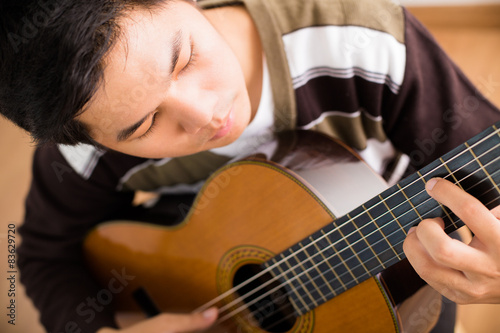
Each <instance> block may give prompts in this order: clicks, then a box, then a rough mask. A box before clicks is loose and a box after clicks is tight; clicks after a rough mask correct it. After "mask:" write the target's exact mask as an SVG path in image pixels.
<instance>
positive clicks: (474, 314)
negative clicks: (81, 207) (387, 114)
mask: <svg viewBox="0 0 500 333" xmlns="http://www.w3.org/2000/svg"><path fill="white" fill-rule="evenodd" d="M497 9H498V8H497ZM462 12H463V11H462ZM484 12H486V13H487V15H488V16H492V15H493V20H492V21H491V22H499V23H500V16H496V15H497V14H495V13H498V10H496V9H495V10H493V11H491V10H486V11H484ZM415 13H416V14H417V16H418V17H421V18H422V19H423V21H424V23H428V27H429V28H430V30H431V31H432V32H433V34H434V35H435V37H436V39H437V40H438V41H439V42H440V43H441V45H442V46H443V48H444V49H445V50H446V51H447V52H448V53H449V54H450V55H451V57H452V59H454V60H455V62H456V63H457V64H458V65H459V66H460V67H461V68H462V69H463V70H464V72H465V73H466V74H467V75H468V76H469V78H470V79H471V80H472V82H474V83H475V84H476V85H477V86H478V88H479V89H480V90H481V92H482V93H483V94H484V95H485V96H487V97H489V98H490V99H491V100H492V101H493V103H494V104H496V105H497V106H500V57H499V54H500V26H497V25H495V24H482V23H481V22H483V23H484V22H485V20H481V19H479V20H476V21H477V22H479V24H477V25H472V26H470V27H468V28H460V26H463V20H462V19H461V20H458V22H460V24H449V25H446V24H444V25H443V24H441V23H438V24H437V23H436V22H442V21H436V20H435V17H438V18H442V17H444V16H443V15H440V14H439V12H438V13H436V11H428V10H427V11H425V10H423V11H422V9H418V10H415ZM429 13H431V15H427V14H429ZM445 13H448V14H449V10H445ZM492 13H493V14H492ZM426 15H427V16H426ZM445 16H446V15H445ZM454 17H457V15H455V16H454ZM426 21H427V22H426ZM0 142H1V146H0V155H1V156H4V157H3V158H2V160H3V162H2V163H1V164H0V188H1V189H2V191H1V192H0V217H1V218H0V241H1V242H0V244H1V246H0V247H1V248H0V272H1V274H0V308H1V309H3V310H1V311H0V318H1V320H0V332H6V333H24V332H30V333H41V332H43V329H42V328H41V326H40V325H39V324H38V315H37V312H36V311H35V310H34V308H33V306H32V304H31V301H29V300H28V299H27V298H26V297H25V295H24V292H23V288H22V286H21V284H20V283H19V280H16V284H15V287H16V298H15V301H16V315H17V316H16V325H15V326H12V325H9V324H7V319H8V317H6V316H5V313H6V306H7V305H8V302H9V300H10V298H9V297H8V296H7V290H8V285H7V280H6V277H7V274H6V272H7V267H6V264H7V243H6V233H7V226H8V224H9V223H12V224H15V225H16V226H19V225H20V223H21V222H20V221H22V216H23V198H24V196H25V194H26V192H27V190H28V186H29V182H30V161H31V156H32V152H33V147H32V146H31V145H30V139H29V137H28V136H27V135H26V134H24V133H23V132H22V131H21V130H18V129H17V128H15V127H14V126H12V125H10V124H9V123H8V122H7V121H5V120H4V119H0ZM17 242H18V244H19V243H20V239H17ZM16 276H17V278H18V277H19V275H18V274H17V275H16ZM499 327H500V305H467V306H460V307H459V316H458V325H457V331H456V332H457V333H491V332H498V331H499Z"/></svg>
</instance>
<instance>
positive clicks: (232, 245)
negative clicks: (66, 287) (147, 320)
mask: <svg viewBox="0 0 500 333" xmlns="http://www.w3.org/2000/svg"><path fill="white" fill-rule="evenodd" d="M330 182H331V186H335V177H332V178H331V180H330ZM318 196H320V194H318V193H315V191H314V190H313V189H312V188H309V187H308V186H307V185H306V184H305V181H303V180H302V179H300V177H298V176H296V175H294V174H292V173H289V172H288V171H287V170H286V169H285V168H282V167H280V166H279V165H277V164H274V163H271V162H263V161H242V162H238V163H235V164H232V165H230V166H228V167H226V168H224V169H222V170H219V172H217V174H215V175H214V176H213V177H212V178H211V179H210V180H209V181H208V182H207V184H206V185H205V186H204V188H203V189H202V191H201V192H200V194H199V195H198V197H197V199H196V201H195V203H194V205H193V208H192V209H191V210H190V212H189V215H188V216H187V218H186V219H185V220H184V222H183V223H181V224H180V225H178V226H176V227H174V228H168V227H162V226H153V225H144V224H139V223H134V222H119V223H115V222H109V223H105V224H102V225H101V226H99V227H98V228H97V229H96V230H94V231H93V232H92V233H91V234H89V236H88V237H87V239H86V241H85V244H84V250H85V253H86V255H87V261H88V262H89V264H90V266H91V269H92V270H93V271H94V272H95V273H96V275H97V276H98V277H99V280H100V281H101V283H103V285H107V284H109V283H110V281H111V280H112V279H113V277H114V275H113V271H116V272H122V271H125V272H126V274H127V275H129V276H133V278H132V279H131V280H130V281H129V283H128V285H127V286H126V288H125V289H124V290H123V291H121V292H119V293H117V294H116V295H114V297H115V298H114V300H115V301H116V304H118V305H119V306H120V308H123V309H133V308H134V304H133V301H132V298H131V293H132V292H133V291H134V290H135V289H136V288H138V287H145V289H146V290H147V291H148V293H149V294H150V295H151V296H152V298H153V300H154V301H155V302H156V303H157V305H158V306H159V308H161V309H162V311H171V312H177V311H182V312H189V311H193V310H194V309H196V308H198V307H200V306H202V305H203V304H205V303H206V302H208V301H210V300H211V299H214V298H216V297H217V296H218V295H220V294H222V293H223V292H224V291H226V290H227V289H229V288H230V287H231V284H232V278H233V277H234V274H235V271H236V270H237V269H238V268H239V267H240V266H242V265H245V264H248V263H257V264H260V263H262V262H264V261H266V260H267V259H269V258H270V257H271V256H272V255H275V254H277V253H280V252H281V251H283V250H285V249H287V248H288V247H289V246H291V245H292V244H294V243H296V242H299V241H300V240H301V239H302V238H303V237H304V236H305V235H309V234H312V233H313V232H314V231H316V230H318V229H319V228H321V227H323V226H324V225H326V224H328V223H330V222H331V221H332V219H333V218H334V216H333V214H332V213H331V211H330V210H329V209H328V208H327V207H326V206H325V204H324V203H323V201H322V200H320V199H319V197H318ZM240 317H241V316H240ZM229 322H230V326H229V327H228V326H226V327H227V328H228V329H229V330H230V331H234V329H235V325H236V326H238V325H240V327H239V328H240V329H243V331H252V332H258V331H261V330H260V329H258V328H256V327H255V326H253V325H252V324H251V323H248V322H247V323H245V318H238V317H237V318H236V319H235V320H231V321H229ZM290 331H291V332H292V331H293V332H317V333H321V332H332V331H338V332H348V331H351V332H398V331H399V327H398V324H397V320H396V314H395V313H394V310H393V308H392V305H391V303H390V301H389V299H388V297H387V296H386V293H385V292H384V290H383V288H382V287H381V284H380V283H379V282H378V280H377V279H376V278H370V279H368V280H367V281H365V282H363V283H361V284H359V285H358V286H356V287H354V288H351V289H349V290H347V291H345V292H344V293H342V294H340V295H339V296H337V297H335V298H333V299H332V300H330V301H328V302H326V303H324V304H322V305H320V306H319V307H317V308H315V309H314V310H313V311H311V312H309V313H308V314H306V315H304V316H302V317H300V318H299V319H298V320H297V321H296V323H295V325H294V327H293V328H292V329H291V330H290Z"/></svg>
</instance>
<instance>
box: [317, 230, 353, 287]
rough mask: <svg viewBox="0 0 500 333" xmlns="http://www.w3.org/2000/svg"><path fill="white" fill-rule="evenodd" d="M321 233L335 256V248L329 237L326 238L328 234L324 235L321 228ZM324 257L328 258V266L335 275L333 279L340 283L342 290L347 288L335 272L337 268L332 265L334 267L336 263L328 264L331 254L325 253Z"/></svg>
mask: <svg viewBox="0 0 500 333" xmlns="http://www.w3.org/2000/svg"><path fill="white" fill-rule="evenodd" d="M321 233H322V234H323V235H325V238H324V239H326V241H327V242H328V244H329V247H328V248H330V249H332V251H333V252H334V253H335V256H336V253H337V251H334V249H335V248H334V247H333V244H332V242H331V241H330V239H329V238H328V236H326V234H325V232H324V231H323V230H321ZM326 258H327V259H328V260H327V263H328V266H330V267H332V272H333V274H334V275H335V281H338V282H339V283H340V284H341V285H342V288H343V289H344V291H345V290H347V289H348V288H347V286H346V285H345V283H344V281H342V279H341V278H340V276H339V274H338V273H337V270H336V269H334V267H335V266H336V265H332V264H330V259H331V258H332V256H328V255H327V256H326ZM336 289H337V288H335V290H336Z"/></svg>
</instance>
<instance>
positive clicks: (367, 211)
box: [361, 205, 401, 260]
mask: <svg viewBox="0 0 500 333" xmlns="http://www.w3.org/2000/svg"><path fill="white" fill-rule="evenodd" d="M361 207H363V209H364V210H365V211H366V214H368V216H369V217H370V220H372V222H373V224H375V227H376V228H377V230H378V232H379V233H380V234H381V235H382V237H383V238H384V240H385V241H386V242H387V244H388V245H389V247H390V248H391V250H392V251H393V252H394V254H395V255H396V256H397V257H398V259H399V260H401V258H400V257H399V255H398V253H397V252H396V250H395V249H394V247H393V246H392V244H391V242H389V240H388V239H387V236H386V235H385V234H384V232H383V231H382V228H381V227H380V226H379V225H378V223H377V222H376V221H375V219H374V218H373V216H372V214H370V211H369V210H368V209H366V207H365V205H361Z"/></svg>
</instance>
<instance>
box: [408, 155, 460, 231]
mask: <svg viewBox="0 0 500 333" xmlns="http://www.w3.org/2000/svg"><path fill="white" fill-rule="evenodd" d="M440 161H441V162H442V164H443V166H444V167H445V168H446V171H448V174H450V175H452V177H453V179H454V180H455V184H460V183H459V182H458V180H457V179H456V178H455V175H454V174H453V172H451V170H450V169H449V168H448V166H447V165H446V163H445V162H444V161H443V159H442V158H441V159H440ZM417 174H418V176H419V177H420V179H421V180H422V182H423V183H424V188H425V184H426V183H427V181H426V180H425V178H424V176H422V174H421V173H420V171H418V172H417ZM460 187H462V186H460ZM462 190H463V188H462ZM434 202H436V203H437V204H438V205H439V206H440V207H441V210H442V211H443V212H444V213H445V214H446V217H448V220H449V221H450V223H451V224H452V225H453V226H454V227H455V229H458V227H457V225H456V224H455V220H453V218H452V217H451V216H450V213H449V212H448V210H447V209H446V207H445V206H443V205H442V204H441V203H440V202H439V201H436V200H434Z"/></svg>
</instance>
